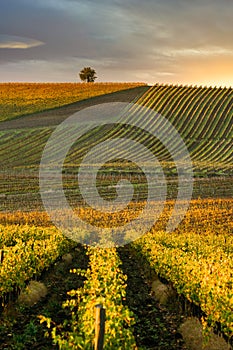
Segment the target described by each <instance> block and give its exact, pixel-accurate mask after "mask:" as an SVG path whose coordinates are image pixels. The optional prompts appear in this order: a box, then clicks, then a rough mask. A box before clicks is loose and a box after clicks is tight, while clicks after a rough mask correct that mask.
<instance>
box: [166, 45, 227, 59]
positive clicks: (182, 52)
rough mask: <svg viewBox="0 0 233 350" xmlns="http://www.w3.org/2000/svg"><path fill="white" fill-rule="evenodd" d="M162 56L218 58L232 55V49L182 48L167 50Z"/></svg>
mask: <svg viewBox="0 0 233 350" xmlns="http://www.w3.org/2000/svg"><path fill="white" fill-rule="evenodd" d="M163 54H164V55H167V56H174V57H189V56H198V57H200V56H208V57H209V56H219V55H227V56H232V55H233V49H227V48H224V47H206V48H199V49H198V48H184V49H176V50H173V49H169V50H164V51H163Z"/></svg>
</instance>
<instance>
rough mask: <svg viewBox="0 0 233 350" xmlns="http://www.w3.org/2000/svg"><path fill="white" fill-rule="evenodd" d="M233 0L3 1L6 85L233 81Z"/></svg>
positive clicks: (1, 78)
mask: <svg viewBox="0 0 233 350" xmlns="http://www.w3.org/2000/svg"><path fill="white" fill-rule="evenodd" d="M232 38H233V0H0V82H6V81H28V82H66V81H68V82H79V81H80V79H79V74H78V73H79V71H80V70H81V69H82V68H83V67H86V66H90V67H92V68H94V69H95V70H96V73H97V77H98V79H97V80H96V81H97V82H105V81H122V82H124V81H134V82H145V83H148V84H155V83H172V84H188V85H203V86H205V85H207V86H215V85H217V86H233V39H232Z"/></svg>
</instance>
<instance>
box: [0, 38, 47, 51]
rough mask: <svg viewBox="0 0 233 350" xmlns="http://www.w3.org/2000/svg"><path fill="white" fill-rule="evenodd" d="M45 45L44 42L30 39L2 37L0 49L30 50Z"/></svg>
mask: <svg viewBox="0 0 233 350" xmlns="http://www.w3.org/2000/svg"><path fill="white" fill-rule="evenodd" d="M44 44H45V43H43V42H42V41H39V40H34V39H30V38H25V37H20V36H13V35H0V49H30V48H32V47H37V46H41V45H44Z"/></svg>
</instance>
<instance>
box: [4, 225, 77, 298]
mask: <svg viewBox="0 0 233 350" xmlns="http://www.w3.org/2000/svg"><path fill="white" fill-rule="evenodd" d="M73 246H74V242H71V241H69V240H68V239H67V238H65V237H64V236H63V235H62V234H61V233H60V232H59V231H58V230H57V229H56V228H54V227H47V228H42V227H35V226H28V225H20V226H19V225H7V226H5V225H0V251H1V252H4V255H2V254H1V255H2V256H3V258H2V259H1V260H2V262H1V263H0V298H3V297H4V295H6V294H7V293H10V292H12V291H13V290H14V289H15V288H20V289H21V288H23V287H25V283H26V282H27V281H28V280H30V279H31V278H32V277H33V276H36V275H37V276H38V275H39V274H40V273H41V272H42V271H43V270H45V269H47V268H48V267H49V266H51V265H52V264H54V262H55V261H56V260H57V259H58V258H59V257H60V256H61V255H62V254H64V253H65V252H67V251H69V250H70V249H71V248H72V247H73Z"/></svg>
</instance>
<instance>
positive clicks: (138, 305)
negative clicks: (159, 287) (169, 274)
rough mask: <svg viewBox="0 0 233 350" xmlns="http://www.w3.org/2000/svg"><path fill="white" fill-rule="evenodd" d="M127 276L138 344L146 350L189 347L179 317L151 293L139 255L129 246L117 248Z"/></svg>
mask: <svg viewBox="0 0 233 350" xmlns="http://www.w3.org/2000/svg"><path fill="white" fill-rule="evenodd" d="M118 254H119V256H120V259H121V261H122V263H123V265H122V266H121V268H122V270H123V272H124V274H126V275H127V277H128V279H127V289H126V304H127V306H128V307H129V309H130V310H131V311H133V313H134V315H135V318H136V324H135V325H134V329H135V332H134V336H135V339H136V342H137V346H138V347H139V348H142V349H147V350H186V349H187V348H186V347H185V344H184V341H183V339H182V336H181V334H180V333H179V331H178V328H179V325H180V319H179V318H178V317H177V318H176V317H175V316H174V315H173V314H171V313H170V312H169V311H168V310H166V309H161V307H160V306H159V305H158V303H157V302H156V301H155V299H154V298H153V297H152V295H151V288H150V286H149V285H148V283H147V280H146V277H145V275H144V274H143V271H142V268H141V266H140V264H139V261H138V260H137V258H136V257H135V256H134V255H133V254H131V251H130V250H129V248H127V246H125V247H123V248H119V249H118Z"/></svg>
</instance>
